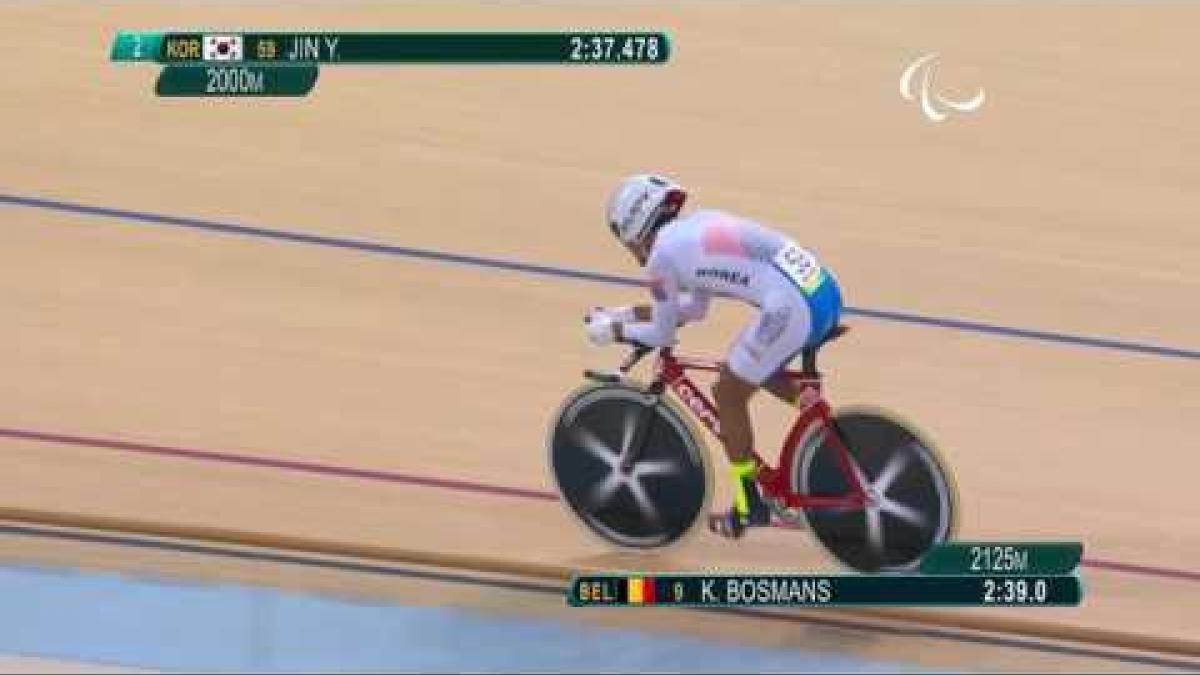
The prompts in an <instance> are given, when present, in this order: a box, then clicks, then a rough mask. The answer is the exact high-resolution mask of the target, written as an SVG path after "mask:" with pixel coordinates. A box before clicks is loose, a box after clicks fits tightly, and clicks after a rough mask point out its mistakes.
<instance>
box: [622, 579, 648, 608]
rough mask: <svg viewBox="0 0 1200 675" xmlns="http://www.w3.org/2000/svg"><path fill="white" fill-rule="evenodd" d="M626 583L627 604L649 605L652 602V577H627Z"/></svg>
mask: <svg viewBox="0 0 1200 675" xmlns="http://www.w3.org/2000/svg"><path fill="white" fill-rule="evenodd" d="M627 584H628V585H627V587H626V595H625V597H626V598H628V600H629V604H631V605H650V604H653V603H654V601H655V598H654V595H655V594H654V578H653V577H629V579H628V580H627Z"/></svg>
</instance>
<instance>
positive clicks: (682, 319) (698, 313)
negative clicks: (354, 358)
mask: <svg viewBox="0 0 1200 675" xmlns="http://www.w3.org/2000/svg"><path fill="white" fill-rule="evenodd" d="M710 300H712V295H711V294H710V293H706V292H704V291H680V292H679V325H681V326H682V325H683V324H685V323H691V322H693V321H699V320H700V319H703V318H704V317H705V316H707V315H708V304H709V301H710ZM617 311H619V312H620V314H619V315H618V317H617V318H618V320H620V321H625V322H628V323H633V322H635V321H639V322H646V321H653V320H654V306H653V305H633V306H631V307H618V308H617Z"/></svg>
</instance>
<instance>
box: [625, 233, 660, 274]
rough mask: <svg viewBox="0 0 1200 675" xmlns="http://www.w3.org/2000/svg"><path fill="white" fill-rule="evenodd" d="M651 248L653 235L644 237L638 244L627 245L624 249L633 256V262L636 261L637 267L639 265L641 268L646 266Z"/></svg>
mask: <svg viewBox="0 0 1200 675" xmlns="http://www.w3.org/2000/svg"><path fill="white" fill-rule="evenodd" d="M653 247H654V235H653V234H651V235H650V236H648V237H646V238H645V239H643V240H641V241H639V242H635V243H632V244H629V245H628V246H626V248H628V249H629V253H630V254H632V255H633V257H634V259H635V260H637V262H638V265H641V266H642V267H645V266H646V260H648V259H649V258H650V250H651V249H652V248H653Z"/></svg>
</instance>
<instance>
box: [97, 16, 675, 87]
mask: <svg viewBox="0 0 1200 675" xmlns="http://www.w3.org/2000/svg"><path fill="white" fill-rule="evenodd" d="M670 56H671V39H670V36H669V35H668V34H667V33H666V32H664V31H654V30H650V31H592V32H587V31H582V32H581V31H563V32H389V33H319V32H316V33H313V32H306V33H284V32H264V33H250V32H234V31H214V32H206V33H176V32H154V31H148V32H145V31H142V32H139V31H120V32H118V33H117V36H116V39H115V40H114V42H113V49H112V55H111V58H112V60H113V61H116V62H149V63H155V64H159V65H162V66H164V67H163V70H162V72H161V73H160V75H159V78H158V82H157V83H156V85H155V93H156V94H158V95H159V96H305V95H307V94H308V93H310V92H311V91H312V89H313V87H314V86H315V85H316V82H317V72H318V68H319V67H320V66H322V65H386V64H393V65H403V64H409V65H416V64H511V65H568V66H572V65H573V66H589V65H591V66H596V65H633V66H647V65H661V64H665V63H666V62H667V61H668V60H669V59H670Z"/></svg>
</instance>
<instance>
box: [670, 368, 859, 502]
mask: <svg viewBox="0 0 1200 675" xmlns="http://www.w3.org/2000/svg"><path fill="white" fill-rule="evenodd" d="M719 369H720V363H718V362H716V361H713V360H710V359H703V358H696V357H689V356H676V355H674V354H673V353H671V350H670V349H662V350H659V353H658V360H657V363H656V364H655V382H658V383H661V384H662V385H665V386H666V387H669V388H670V389H671V391H673V392H674V393H675V395H676V396H678V397H679V399H680V400H681V401H682V402H683V403H684V405H686V406H687V408H688V410H690V411H691V413H692V414H693V415H695V416H696V418H697V419H699V420H700V421H701V422H702V423H703V424H704V426H705V427H707V428H708V430H709V431H711V432H712V433H713V434H714V435H716V436H717V437H720V434H721V420H720V417H719V416H718V414H717V407H716V405H714V404H713V402H712V401H711V400H709V398H708V397H707V396H706V395H705V394H704V392H702V391H701V390H700V388H699V387H697V386H696V384H695V383H694V382H692V380H691V379H690V378H689V377H688V375H687V373H688V371H693V370H699V371H709V372H715V371H717V370H719ZM783 374H784V375H785V376H786V377H789V378H792V379H795V380H798V381H799V383H800V385H801V386H800V394H799V400H800V413H799V415H798V417H797V419H796V422H795V424H794V425H793V426H792V429H791V431H790V432H789V433H788V435H787V438H786V439H785V440H784V442H783V448H782V449H781V450H780V453H779V466H778V468H776V467H772V466H771V465H770V464H769V463H767V462H766V461H765V460H763V458H762V457H761V456H759V455H757V453H755V454H756V456H757V457H758V459H759V461H760V462H761V463H762V464H763V465H764V466H765V467H766V469H767V470H765V471H763V472H762V473H761V474H760V476H759V484H760V485H762V487H763V489H764V491H765V492H766V495H767V496H768V497H773V498H775V499H779V500H781V501H782V502H783V503H784V505H786V506H787V507H789V508H862V507H864V506H866V504H867V503H868V502H869V501H870V497H869V496H868V494H867V491H866V489H865V487H864V486H863V483H862V478H861V477H860V473H859V471H858V469H857V467H856V466H855V464H854V460H853V459H852V458H851V456H850V451H849V449H847V447H846V444H845V442H844V441H843V440H842V438H841V435H840V434H838V433H837V429H836V427H834V426H833V416H832V412H831V411H830V408H829V404H828V403H827V402H826V401H825V398H824V395H823V393H822V388H821V376H820V375H819V374H808V373H804V372H801V371H796V370H785V371H783ZM814 425H820V426H821V427H822V428H824V430H825V431H826V432H827V433H826V434H825V438H826V439H827V441H828V442H829V443H831V444H832V446H833V448H834V450H835V452H836V457H837V460H838V466H839V467H840V468H841V470H842V473H843V475H844V476H845V478H846V483H847V484H848V485H850V486H851V489H850V491H849V492H848V493H846V494H840V495H830V494H821V495H817V494H802V493H798V492H795V491H794V490H792V488H791V485H790V484H789V482H790V476H791V474H792V469H793V467H792V465H793V462H795V461H796V450H797V448H798V446H799V444H800V441H801V440H802V439H803V438H804V437H805V436H806V435H807V433H808V432H809V430H810V429H813V426H814Z"/></svg>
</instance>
